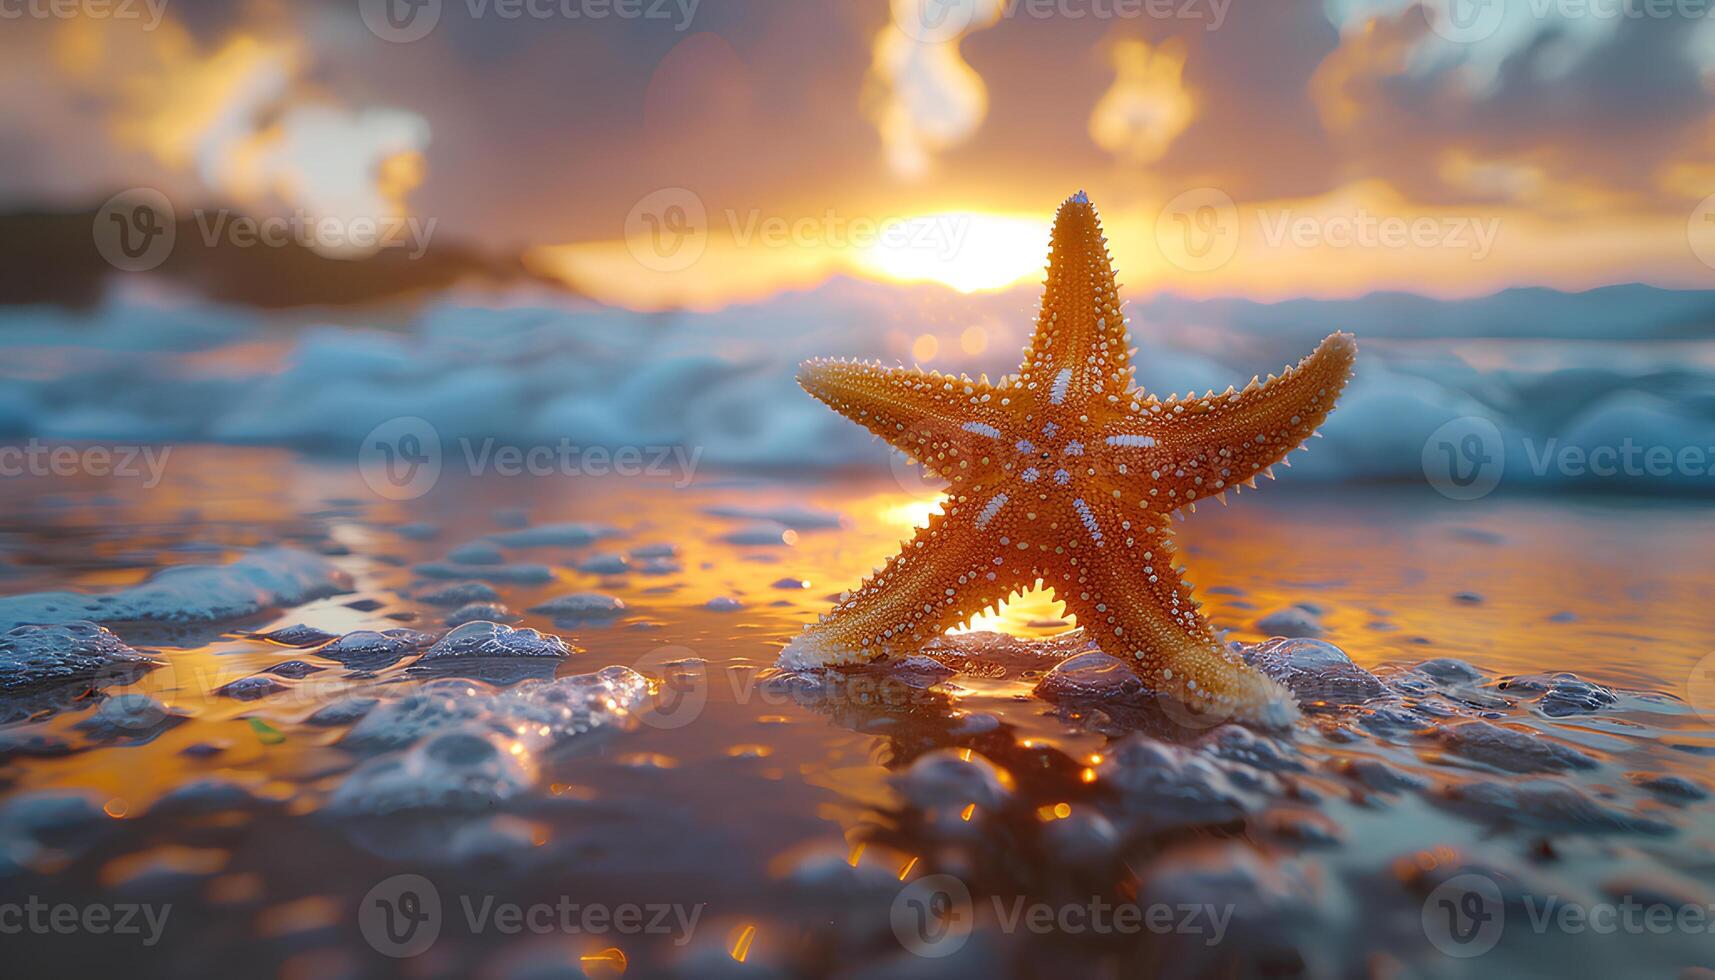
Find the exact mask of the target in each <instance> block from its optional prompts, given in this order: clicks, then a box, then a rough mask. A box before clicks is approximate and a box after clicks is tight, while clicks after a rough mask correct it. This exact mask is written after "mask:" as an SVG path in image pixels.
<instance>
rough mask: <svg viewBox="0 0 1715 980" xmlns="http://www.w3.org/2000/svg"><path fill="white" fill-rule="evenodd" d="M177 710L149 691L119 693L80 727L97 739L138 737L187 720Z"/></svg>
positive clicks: (79, 726)
mask: <svg viewBox="0 0 1715 980" xmlns="http://www.w3.org/2000/svg"><path fill="white" fill-rule="evenodd" d="M184 718H185V715H184V714H183V713H179V712H175V711H173V710H172V709H170V708H168V707H167V706H166V705H164V704H162V703H161V702H159V701H157V700H155V699H154V698H152V697H150V696H149V695H147V694H140V693H132V694H118V695H114V696H113V697H110V698H106V699H104V700H103V701H102V702H101V703H100V704H98V705H96V707H95V710H94V711H92V712H90V714H89V717H87V718H85V719H83V720H82V721H80V722H78V723H77V727H78V728H81V729H83V730H84V731H86V732H88V733H89V737H90V738H92V739H97V740H105V739H115V738H128V737H130V738H134V737H137V736H140V735H145V734H148V733H150V732H153V731H155V730H157V729H159V728H162V727H164V726H166V725H170V724H176V723H178V722H180V721H183V720H184Z"/></svg>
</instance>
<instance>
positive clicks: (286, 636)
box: [254, 623, 338, 647]
mask: <svg viewBox="0 0 1715 980" xmlns="http://www.w3.org/2000/svg"><path fill="white" fill-rule="evenodd" d="M336 636H338V634H337V633H329V632H328V631H326V630H319V629H316V628H315V627H314V626H306V625H304V624H303V623H297V624H295V625H292V626H286V627H282V628H280V629H277V630H272V631H270V632H267V633H256V634H254V638H255V639H258V640H267V641H268V642H269V643H278V644H279V645H281V646H283V647H316V646H321V645H322V644H323V643H326V642H327V641H329V640H331V639H333V638H335V637H336Z"/></svg>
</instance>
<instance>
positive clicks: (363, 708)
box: [304, 696, 381, 728]
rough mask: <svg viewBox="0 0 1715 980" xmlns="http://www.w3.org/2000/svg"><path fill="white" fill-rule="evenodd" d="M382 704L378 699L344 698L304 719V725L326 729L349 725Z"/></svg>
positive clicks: (328, 704)
mask: <svg viewBox="0 0 1715 980" xmlns="http://www.w3.org/2000/svg"><path fill="white" fill-rule="evenodd" d="M380 703H381V702H380V701H379V700H378V699H376V698H364V697H355V696H348V697H343V698H340V699H338V700H337V701H331V702H329V703H327V704H325V705H322V706H321V707H320V708H317V709H316V711H315V713H314V714H312V715H310V716H309V717H308V718H306V719H304V724H306V725H316V726H318V727H324V728H326V727H332V726H335V725H349V724H351V723H352V722H355V721H357V720H359V719H361V718H362V717H363V716H364V715H367V714H369V712H370V710H371V709H373V708H374V707H375V706H376V705H377V704H380Z"/></svg>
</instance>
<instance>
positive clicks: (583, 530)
mask: <svg viewBox="0 0 1715 980" xmlns="http://www.w3.org/2000/svg"><path fill="white" fill-rule="evenodd" d="M618 534H619V529H618V528H616V527H613V526H612V525H608V524H593V523H590V524H586V523H578V522H567V523H564V524H538V525H536V526H534V527H523V528H518V529H517V530H513V531H501V532H499V533H497V534H491V535H489V536H488V537H489V540H491V541H493V542H495V543H497V544H499V545H501V546H503V547H506V548H550V547H553V548H581V547H583V546H584V545H587V544H594V543H595V542H597V541H600V540H602V539H603V538H611V537H614V536H616V535H618Z"/></svg>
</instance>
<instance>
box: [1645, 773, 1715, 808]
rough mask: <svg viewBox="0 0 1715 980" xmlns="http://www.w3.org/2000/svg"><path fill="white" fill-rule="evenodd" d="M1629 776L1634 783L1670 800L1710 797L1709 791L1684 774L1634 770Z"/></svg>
mask: <svg viewBox="0 0 1715 980" xmlns="http://www.w3.org/2000/svg"><path fill="white" fill-rule="evenodd" d="M1628 778H1630V779H1631V781H1632V785H1634V786H1637V787H1639V788H1640V789H1647V790H1649V791H1650V792H1651V793H1654V794H1655V795H1657V796H1660V797H1664V798H1666V799H1670V800H1681V801H1691V800H1704V799H1708V798H1709V791H1708V790H1707V789H1704V788H1703V787H1702V786H1700V785H1698V784H1697V783H1694V782H1692V781H1691V780H1689V779H1686V778H1685V777H1684V776H1672V775H1663V774H1661V773H1653V772H1634V773H1632V774H1631V775H1630V776H1629V777H1628Z"/></svg>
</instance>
